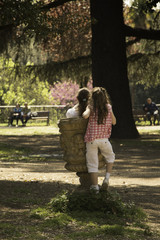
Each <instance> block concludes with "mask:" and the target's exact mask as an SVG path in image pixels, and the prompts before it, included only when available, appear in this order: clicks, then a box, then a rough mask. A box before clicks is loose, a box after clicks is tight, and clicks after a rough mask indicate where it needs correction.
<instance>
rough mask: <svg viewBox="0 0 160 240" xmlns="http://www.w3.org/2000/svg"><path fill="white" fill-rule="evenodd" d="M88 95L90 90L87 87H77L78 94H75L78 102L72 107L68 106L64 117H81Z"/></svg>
mask: <svg viewBox="0 0 160 240" xmlns="http://www.w3.org/2000/svg"><path fill="white" fill-rule="evenodd" d="M89 96H90V91H89V90H88V88H85V87H84V88H81V89H79V91H78V95H77V100H78V103H77V104H76V105H75V106H74V107H72V108H69V109H68V110H67V112H66V117H67V118H76V117H81V116H82V114H83V112H84V111H85V110H86V107H87V104H88V99H89Z"/></svg>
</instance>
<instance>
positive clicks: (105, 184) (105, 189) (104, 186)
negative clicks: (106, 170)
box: [101, 178, 109, 191]
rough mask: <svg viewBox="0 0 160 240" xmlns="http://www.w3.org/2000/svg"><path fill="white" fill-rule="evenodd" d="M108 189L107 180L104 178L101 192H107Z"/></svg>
mask: <svg viewBox="0 0 160 240" xmlns="http://www.w3.org/2000/svg"><path fill="white" fill-rule="evenodd" d="M108 187H109V179H107V178H105V179H104V180H103V183H102V187H101V190H103V191H107V190H108Z"/></svg>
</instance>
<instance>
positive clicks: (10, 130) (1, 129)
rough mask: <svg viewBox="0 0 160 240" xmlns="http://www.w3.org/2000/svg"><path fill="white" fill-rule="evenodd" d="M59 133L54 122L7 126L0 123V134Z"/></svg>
mask: <svg viewBox="0 0 160 240" xmlns="http://www.w3.org/2000/svg"><path fill="white" fill-rule="evenodd" d="M51 134H59V129H58V126H57V125H56V124H54V125H50V126H46V125H36V126H35V125H28V126H26V127H22V126H19V127H15V126H13V127H8V126H7V125H3V124H2V125H1V124H0V135H13V136H22V135H51Z"/></svg>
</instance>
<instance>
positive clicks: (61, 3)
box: [41, 0, 76, 10]
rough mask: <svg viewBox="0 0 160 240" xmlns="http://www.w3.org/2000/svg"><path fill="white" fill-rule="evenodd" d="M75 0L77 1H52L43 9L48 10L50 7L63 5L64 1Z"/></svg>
mask: <svg viewBox="0 0 160 240" xmlns="http://www.w3.org/2000/svg"><path fill="white" fill-rule="evenodd" d="M73 1H76V0H57V1H54V2H51V3H49V4H46V5H45V6H43V7H42V8H41V9H44V10H48V9H50V8H55V7H58V6H61V5H63V4H64V3H67V2H73Z"/></svg>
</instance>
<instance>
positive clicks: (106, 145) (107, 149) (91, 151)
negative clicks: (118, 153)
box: [86, 138, 115, 173]
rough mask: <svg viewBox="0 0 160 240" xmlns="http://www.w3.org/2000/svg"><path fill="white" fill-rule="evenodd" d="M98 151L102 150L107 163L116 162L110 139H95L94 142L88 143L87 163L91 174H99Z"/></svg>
mask: <svg viewBox="0 0 160 240" xmlns="http://www.w3.org/2000/svg"><path fill="white" fill-rule="evenodd" d="M98 149H100V151H101V154H102V155H103V156H104V158H105V160H106V163H113V162H114V160H115V154H114V152H113V149H112V145H111V143H110V142H109V140H108V138H102V139H95V140H94V141H92V142H87V143H86V150H87V152H86V161H87V168H88V172H89V173H91V172H98V163H99V160H98Z"/></svg>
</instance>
